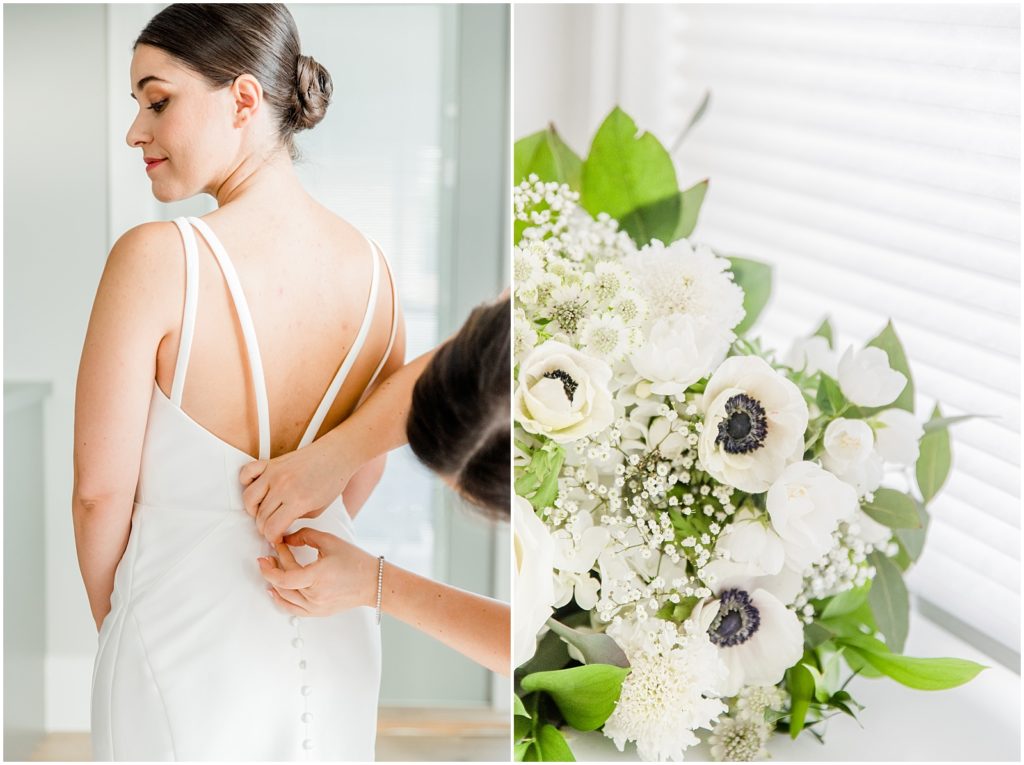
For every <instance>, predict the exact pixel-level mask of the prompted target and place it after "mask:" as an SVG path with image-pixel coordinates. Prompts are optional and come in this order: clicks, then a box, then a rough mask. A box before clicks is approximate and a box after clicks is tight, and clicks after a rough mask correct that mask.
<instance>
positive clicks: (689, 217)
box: [669, 178, 708, 242]
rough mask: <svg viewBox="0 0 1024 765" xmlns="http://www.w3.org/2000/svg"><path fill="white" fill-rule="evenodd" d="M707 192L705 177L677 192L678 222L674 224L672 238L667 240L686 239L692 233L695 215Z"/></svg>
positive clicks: (697, 213) (695, 222) (695, 224)
mask: <svg viewBox="0 0 1024 765" xmlns="http://www.w3.org/2000/svg"><path fill="white" fill-rule="evenodd" d="M707 193H708V179H707V178H705V179H704V180H703V181H700V182H699V183H695V184H694V185H693V186H691V187H690V188H688V189H687V190H686V191H681V192H679V203H680V210H679V222H678V223H677V224H676V230H675V231H673V232H672V238H671V239H670V240H669V241H671V242H674V241H675V240H676V239H686V238H688V237H689V236H690V234H692V233H693V230H694V229H695V228H696V227H697V216H698V215H699V214H700V208H701V205H703V204H704V196H705V195H706V194H707Z"/></svg>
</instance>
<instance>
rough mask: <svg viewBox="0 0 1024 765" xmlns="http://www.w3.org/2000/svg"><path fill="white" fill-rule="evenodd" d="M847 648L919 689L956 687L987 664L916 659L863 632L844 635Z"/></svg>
mask: <svg viewBox="0 0 1024 765" xmlns="http://www.w3.org/2000/svg"><path fill="white" fill-rule="evenodd" d="M843 644H844V645H845V646H847V650H848V651H850V652H853V653H856V654H859V655H860V656H861V658H863V659H864V660H865V661H866V662H867V663H868V664H870V665H871V666H873V667H874V668H875V669H877V670H878V671H879V672H881V673H882V674H884V675H886V676H888V677H891V678H892V679H893V680H895V681H896V682H898V683H900V684H902V685H905V686H907V687H908V688H916V689H918V690H921V691H941V690H946V689H947V688H956V687H957V686H959V685H963V684H964V683H966V682H968V681H970V680H972V679H973V678H974V677H975V676H977V674H978V673H979V672H981V671H982V670H983V669H987V667H985V666H983V665H981V664H977V663H976V662H973V661H967V660H966V659H949V658H937V659H919V658H915V657H911V656H900V655H899V654H895V653H892V652H891V651H889V650H888V648H887V647H886V646H885V644H884V643H882V642H881V641H879V640H876V639H874V638H871V637H868V636H867V635H863V636H861V637H859V638H858V637H847V638H843Z"/></svg>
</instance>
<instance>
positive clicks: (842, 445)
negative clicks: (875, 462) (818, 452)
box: [824, 417, 875, 466]
mask: <svg viewBox="0 0 1024 765" xmlns="http://www.w3.org/2000/svg"><path fill="white" fill-rule="evenodd" d="M824 445H825V452H826V453H827V454H828V457H829V459H830V460H831V461H832V462H834V463H835V464H837V465H839V464H842V465H844V466H849V465H859V464H860V463H861V462H863V461H864V460H866V459H867V458H868V456H869V455H870V454H871V449H872V448H873V447H874V445H875V437H874V435H873V434H872V432H871V427H870V426H869V425H868V424H867V423H866V422H864V421H863V420H848V419H846V418H845V417H840V418H839V419H836V420H832V422H830V423H829V424H828V427H827V428H825V438H824Z"/></svg>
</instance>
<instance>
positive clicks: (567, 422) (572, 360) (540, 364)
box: [515, 340, 614, 443]
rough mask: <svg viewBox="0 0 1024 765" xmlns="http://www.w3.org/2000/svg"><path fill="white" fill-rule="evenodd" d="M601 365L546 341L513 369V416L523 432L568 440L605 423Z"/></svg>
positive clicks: (606, 375)
mask: <svg viewBox="0 0 1024 765" xmlns="http://www.w3.org/2000/svg"><path fill="white" fill-rule="evenodd" d="M611 376H612V370H611V367H609V366H608V365H607V364H606V363H604V362H603V361H600V360H598V359H595V358H592V357H590V356H588V355H586V354H585V353H581V352H580V351H577V350H575V349H574V348H570V347H569V346H568V345H565V344H564V343H560V342H558V341H555V340H548V341H547V342H545V343H542V344H541V345H538V346H537V347H536V348H534V349H533V351H532V352H531V353H530V354H529V355H528V356H527V357H526V358H525V359H524V360H523V362H522V364H521V365H520V367H519V379H518V381H517V385H516V392H515V418H516V420H517V421H518V422H519V423H520V424H521V425H522V426H523V429H524V430H526V431H527V432H529V433H537V434H540V435H545V436H547V437H548V438H550V439H551V440H552V441H557V442H559V443H568V442H570V441H575V440H576V439H579V438H583V437H584V436H589V435H593V434H594V433H598V432H600V431H602V430H604V429H605V428H606V427H608V426H609V425H610V424H611V422H612V419H613V418H614V410H613V407H612V397H611V394H610V393H609V391H608V382H609V380H610V379H611Z"/></svg>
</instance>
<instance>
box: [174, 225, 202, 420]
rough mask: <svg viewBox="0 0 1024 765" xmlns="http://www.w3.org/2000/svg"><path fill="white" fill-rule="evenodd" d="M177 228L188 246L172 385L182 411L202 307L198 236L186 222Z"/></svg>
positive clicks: (175, 401)
mask: <svg viewBox="0 0 1024 765" xmlns="http://www.w3.org/2000/svg"><path fill="white" fill-rule="evenodd" d="M174 225H175V226H177V227H178V231H179V232H180V233H181V239H182V242H184V244H185V310H184V313H183V315H182V317H181V337H180V340H179V342H178V360H177V361H176V362H175V364H174V377H173V379H172V381H171V402H172V403H173V404H174V405H175V406H176V407H178V408H179V409H180V408H181V396H182V393H183V392H184V391H185V372H186V371H187V370H188V359H189V356H190V355H191V354H192V337H193V336H194V335H195V332H196V309H197V306H198V305H199V248H198V246H197V244H196V232H195V231H193V230H192V227H191V226H190V225H188V222H187V221H186V220H185V219H184V218H175V219H174Z"/></svg>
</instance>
